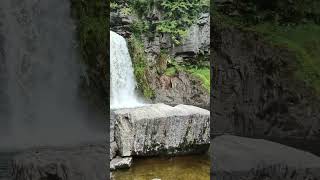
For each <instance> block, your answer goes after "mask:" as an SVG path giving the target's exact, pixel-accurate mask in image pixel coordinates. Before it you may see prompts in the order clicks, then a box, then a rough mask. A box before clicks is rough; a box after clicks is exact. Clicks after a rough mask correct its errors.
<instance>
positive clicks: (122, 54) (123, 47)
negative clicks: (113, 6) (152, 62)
mask: <svg viewBox="0 0 320 180" xmlns="http://www.w3.org/2000/svg"><path fill="white" fill-rule="evenodd" d="M110 66H111V68H110V71H111V80H110V81H111V82H110V89H111V103H110V106H111V109H117V108H131V107H136V106H141V105H142V103H141V102H140V101H139V100H138V97H137V95H136V93H135V87H136V81H135V78H134V73H133V67H132V62H131V58H130V54H129V51H128V47H127V42H126V40H125V39H124V38H123V37H122V36H120V35H118V34H116V33H115V32H112V31H110Z"/></svg>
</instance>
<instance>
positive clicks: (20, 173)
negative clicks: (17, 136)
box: [11, 145, 108, 180]
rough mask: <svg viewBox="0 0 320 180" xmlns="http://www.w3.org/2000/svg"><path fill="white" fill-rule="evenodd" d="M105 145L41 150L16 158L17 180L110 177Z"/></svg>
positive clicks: (27, 152) (21, 154)
mask: <svg viewBox="0 0 320 180" xmlns="http://www.w3.org/2000/svg"><path fill="white" fill-rule="evenodd" d="M106 159H107V158H106V150H105V146H103V145H86V146H80V147H79V146H78V147H72V148H39V149H32V150H29V151H26V152H23V153H20V154H18V155H17V156H15V157H14V160H13V162H12V167H11V174H12V177H13V179H15V180H79V179H83V180H101V179H105V177H107V167H108V166H107V163H106V162H107V161H106Z"/></svg>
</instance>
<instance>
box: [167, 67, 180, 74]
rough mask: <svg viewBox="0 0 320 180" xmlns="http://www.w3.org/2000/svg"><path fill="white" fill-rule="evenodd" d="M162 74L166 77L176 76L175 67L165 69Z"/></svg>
mask: <svg viewBox="0 0 320 180" xmlns="http://www.w3.org/2000/svg"><path fill="white" fill-rule="evenodd" d="M164 74H165V75H166V76H175V75H176V74H177V69H176V67H169V68H167V69H166V71H165V72H164Z"/></svg>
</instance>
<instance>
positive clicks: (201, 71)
mask: <svg viewBox="0 0 320 180" xmlns="http://www.w3.org/2000/svg"><path fill="white" fill-rule="evenodd" d="M187 71H188V72H189V73H191V74H192V75H193V76H194V77H196V78H198V79H200V80H201V82H202V86H203V87H204V88H205V89H206V90H207V91H208V92H210V69H209V68H208V67H203V68H199V67H195V68H190V69H188V70H187Z"/></svg>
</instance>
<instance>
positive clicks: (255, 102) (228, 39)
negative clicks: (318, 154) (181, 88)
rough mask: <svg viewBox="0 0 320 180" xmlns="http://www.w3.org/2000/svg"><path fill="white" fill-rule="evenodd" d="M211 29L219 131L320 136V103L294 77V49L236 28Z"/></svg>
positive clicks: (214, 104)
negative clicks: (287, 48)
mask: <svg viewBox="0 0 320 180" xmlns="http://www.w3.org/2000/svg"><path fill="white" fill-rule="evenodd" d="M214 24H215V23H214ZM211 33H212V36H211V38H212V48H213V51H214V59H213V63H212V75H213V79H214V80H213V83H212V85H213V86H212V88H213V90H212V91H213V92H212V94H211V96H212V116H213V117H212V118H213V119H214V121H213V122H214V123H213V126H214V127H215V128H214V130H213V131H212V133H213V134H222V133H232V134H236V135H242V136H256V137H266V136H267V137H274V138H284V137H286V138H319V132H320V131H319V130H320V126H319V120H320V116H319V104H320V102H319V99H318V97H317V96H316V95H315V94H314V92H313V90H312V89H310V88H309V87H308V86H307V85H306V84H305V83H304V82H302V81H299V80H297V79H296V78H294V77H295V76H294V72H295V69H296V68H298V66H297V64H296V62H297V61H296V59H295V58H296V56H295V55H294V54H293V53H291V52H289V51H288V50H286V49H283V48H280V47H274V46H272V45H270V44H269V43H267V42H266V41H264V40H263V37H261V35H259V34H255V33H252V32H246V31H243V30H240V29H237V28H233V27H225V28H222V27H220V26H219V25H214V26H213V28H212V29H211Z"/></svg>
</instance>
